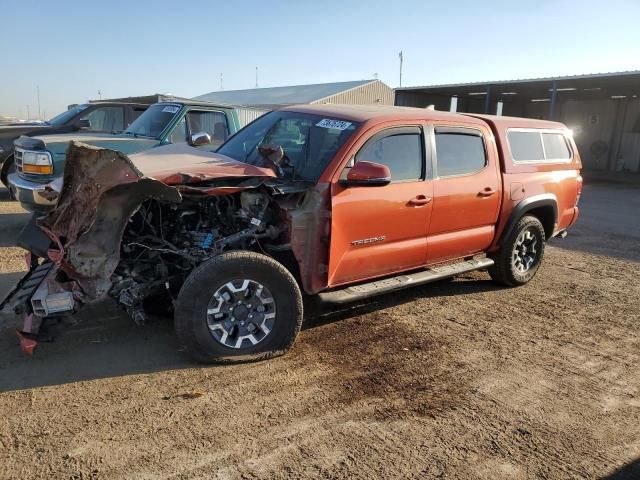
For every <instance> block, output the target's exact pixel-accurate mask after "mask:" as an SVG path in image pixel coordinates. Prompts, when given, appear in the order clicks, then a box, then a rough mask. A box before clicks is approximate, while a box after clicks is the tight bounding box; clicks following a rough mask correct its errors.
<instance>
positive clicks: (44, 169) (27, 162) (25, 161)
mask: <svg viewBox="0 0 640 480" xmlns="http://www.w3.org/2000/svg"><path fill="white" fill-rule="evenodd" d="M22 171H23V172H24V173H38V174H41V175H50V174H52V173H53V163H52V162H51V154H50V153H49V152H23V153H22Z"/></svg>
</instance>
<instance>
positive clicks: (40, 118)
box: [36, 86, 42, 120]
mask: <svg viewBox="0 0 640 480" xmlns="http://www.w3.org/2000/svg"><path fill="white" fill-rule="evenodd" d="M36 91H37V92H38V120H42V115H41V114H40V86H37V87H36Z"/></svg>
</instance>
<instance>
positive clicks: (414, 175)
mask: <svg viewBox="0 0 640 480" xmlns="http://www.w3.org/2000/svg"><path fill="white" fill-rule="evenodd" d="M360 160H365V161H368V162H375V163H381V164H383V165H386V166H387V167H389V170H391V181H392V182H398V181H406V180H420V179H421V178H422V164H423V160H422V136H421V135H420V133H419V132H418V130H416V133H409V132H407V133H389V134H388V135H386V136H384V137H382V138H378V139H375V138H374V139H373V140H371V141H369V142H368V143H367V144H365V146H364V147H362V148H361V149H360V151H359V152H358V154H357V155H356V162H358V161H360Z"/></svg>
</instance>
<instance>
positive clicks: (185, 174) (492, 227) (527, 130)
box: [2, 105, 582, 362]
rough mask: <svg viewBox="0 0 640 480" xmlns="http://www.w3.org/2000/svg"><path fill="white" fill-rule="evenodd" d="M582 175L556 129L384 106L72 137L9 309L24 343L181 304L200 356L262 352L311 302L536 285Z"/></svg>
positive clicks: (570, 220)
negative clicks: (98, 320)
mask: <svg viewBox="0 0 640 480" xmlns="http://www.w3.org/2000/svg"><path fill="white" fill-rule="evenodd" d="M191 133H192V135H193V136H194V137H196V138H199V137H200V136H206V133H201V132H191ZM204 143H206V142H204ZM196 144H197V143H196ZM580 168H581V164H580V157H579V155H578V152H577V150H576V146H575V143H574V142H573V139H572V137H571V134H570V132H569V130H568V129H567V128H566V127H565V126H564V125H562V124H559V123H555V122H548V121H540V120H530V119H523V118H509V117H492V116H484V115H461V114H453V113H443V112H436V111H431V110H421V109H410V108H401V107H382V106H336V105H333V106H332V105H319V106H294V107H287V108H284V109H282V110H279V111H274V112H271V113H269V114H267V115H264V116H263V117H260V118H259V119H257V120H255V121H254V122H253V123H251V124H249V125H248V126H246V127H245V128H244V129H242V130H240V131H239V132H238V133H236V134H235V135H234V136H233V137H231V138H230V139H229V140H227V141H226V142H225V143H224V144H223V145H222V146H221V147H220V148H219V149H218V151H217V152H216V153H211V152H207V151H204V150H198V149H197V148H194V147H192V146H187V145H171V146H167V147H159V148H156V149H153V150H152V151H149V152H145V153H141V154H135V155H131V156H130V157H127V156H125V155H123V154H121V153H118V152H114V151H111V150H106V149H99V148H95V147H91V146H87V145H83V144H72V145H71V146H70V147H69V150H68V151H67V160H66V167H65V172H64V179H63V183H62V185H53V184H52V185H50V186H49V187H48V188H47V189H45V192H44V193H43V195H44V194H46V195H49V196H50V198H57V206H56V208H55V209H54V210H52V211H51V212H49V213H48V214H47V215H46V216H43V217H41V218H38V219H34V220H33V221H32V222H31V223H30V224H29V225H27V226H26V227H25V229H24V231H23V233H22V235H21V237H20V240H19V244H20V245H21V246H23V247H24V248H26V249H27V250H29V252H30V254H29V256H28V263H29V273H28V274H27V275H26V276H25V278H24V279H23V280H21V281H20V282H19V283H18V285H17V286H16V287H15V289H14V290H13V291H12V292H11V293H10V294H9V296H8V297H7V298H6V299H5V300H4V302H3V304H2V308H4V309H5V310H10V311H13V312H14V313H15V314H19V315H23V316H24V317H25V326H24V329H23V331H22V332H20V333H19V336H20V339H21V343H22V345H23V349H25V350H27V351H32V350H33V348H34V346H35V343H36V341H37V340H38V332H39V331H41V330H42V325H43V324H49V322H52V323H55V321H56V319H58V318H59V317H60V316H63V315H68V314H70V313H72V312H74V311H76V310H77V309H78V308H80V307H81V306H82V305H83V304H86V303H88V302H92V301H96V300H100V299H102V298H106V297H111V298H113V299H115V300H116V301H117V302H119V303H120V304H121V305H122V306H123V308H125V309H126V310H127V312H128V313H129V315H130V316H131V318H132V319H133V320H134V321H135V322H137V323H143V322H144V321H145V320H146V318H147V315H148V312H149V311H150V310H151V309H156V310H157V309H161V310H165V311H169V312H173V315H174V321H175V328H176V333H177V335H178V337H179V340H180V342H181V343H182V344H183V345H184V346H185V347H186V350H187V351H188V352H189V353H190V354H191V355H192V357H193V358H194V359H195V360H197V361H200V362H216V361H232V360H238V359H247V358H253V359H257V358H268V357H272V356H274V355H277V354H279V353H282V352H284V351H286V350H287V349H288V348H289V347H290V346H291V344H292V343H293V341H294V339H295V337H296V335H297V333H298V331H299V330H300V325H301V323H302V318H303V302H302V295H303V292H304V293H305V294H308V295H318V296H319V297H320V298H321V299H322V300H324V301H327V302H348V301H352V300H356V299H362V298H367V297H370V296H373V295H377V294H381V293H386V292H391V291H394V290H397V289H401V288H405V287H409V286H412V285H418V284H423V283H427V282H432V281H435V280H439V279H443V278H448V277H452V276H455V275H457V274H459V273H463V272H468V271H471V270H488V272H489V275H491V277H492V278H493V279H494V280H495V281H496V282H498V283H500V284H502V285H507V286H518V285H523V284H525V283H527V282H528V281H529V280H531V278H532V277H533V276H534V275H535V273H536V271H537V270H538V268H539V267H540V263H541V262H542V258H543V254H544V246H545V242H546V241H547V240H549V239H550V238H552V237H556V236H564V235H566V232H567V229H568V228H569V227H571V225H573V224H574V223H575V221H576V219H577V218H578V201H579V199H580V193H581V189H582V178H581V176H580Z"/></svg>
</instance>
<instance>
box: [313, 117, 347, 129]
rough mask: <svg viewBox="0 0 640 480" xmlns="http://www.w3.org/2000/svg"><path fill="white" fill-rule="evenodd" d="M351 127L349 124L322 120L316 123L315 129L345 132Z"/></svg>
mask: <svg viewBox="0 0 640 480" xmlns="http://www.w3.org/2000/svg"><path fill="white" fill-rule="evenodd" d="M350 126H351V122H344V121H342V120H329V119H328V118H324V119H322V120H320V121H319V122H318V123H316V127H322V128H332V129H334V130H346V129H347V128H349V127H350Z"/></svg>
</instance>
